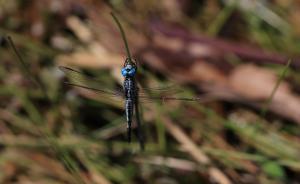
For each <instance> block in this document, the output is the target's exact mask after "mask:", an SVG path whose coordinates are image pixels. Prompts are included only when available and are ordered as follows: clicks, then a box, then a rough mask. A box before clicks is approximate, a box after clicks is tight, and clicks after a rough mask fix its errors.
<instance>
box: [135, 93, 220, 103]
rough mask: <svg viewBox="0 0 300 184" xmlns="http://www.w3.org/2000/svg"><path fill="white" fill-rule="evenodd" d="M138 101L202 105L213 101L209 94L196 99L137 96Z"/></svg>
mask: <svg viewBox="0 0 300 184" xmlns="http://www.w3.org/2000/svg"><path fill="white" fill-rule="evenodd" d="M138 97H139V101H140V102H142V103H145V102H167V101H186V102H198V103H204V102H209V101H213V100H215V98H213V96H211V95H209V94H204V95H202V96H197V97H173V96H162V95H158V96H151V95H150V96H149V95H148V96H146V95H139V96H138Z"/></svg>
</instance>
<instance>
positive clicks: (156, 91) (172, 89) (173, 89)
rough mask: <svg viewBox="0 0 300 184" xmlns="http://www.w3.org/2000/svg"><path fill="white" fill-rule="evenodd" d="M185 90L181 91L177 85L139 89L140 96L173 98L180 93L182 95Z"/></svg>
mask: <svg viewBox="0 0 300 184" xmlns="http://www.w3.org/2000/svg"><path fill="white" fill-rule="evenodd" d="M182 92H183V90H182V89H179V88H178V86H177V85H168V86H160V87H151V88H145V87H142V88H139V94H140V95H145V96H146V95H155V96H172V95H176V94H179V93H182Z"/></svg>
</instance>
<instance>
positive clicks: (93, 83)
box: [59, 66, 123, 97]
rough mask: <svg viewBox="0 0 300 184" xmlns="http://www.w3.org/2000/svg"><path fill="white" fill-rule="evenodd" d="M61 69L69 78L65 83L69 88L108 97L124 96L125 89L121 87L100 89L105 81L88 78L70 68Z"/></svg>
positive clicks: (60, 67)
mask: <svg viewBox="0 0 300 184" xmlns="http://www.w3.org/2000/svg"><path fill="white" fill-rule="evenodd" d="M59 69H60V70H61V71H62V72H64V74H65V75H66V77H67V78H68V80H69V81H68V82H64V83H65V84H67V85H69V86H74V87H80V88H84V89H88V90H91V91H94V92H97V93H100V94H105V95H108V96H119V97H120V96H123V88H121V87H114V88H113V87H112V88H109V87H99V86H101V85H103V81H102V80H100V79H97V78H94V77H91V76H87V75H86V74H84V73H82V72H80V71H77V70H74V69H72V68H69V67H64V66H59Z"/></svg>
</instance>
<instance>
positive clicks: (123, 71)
mask: <svg viewBox="0 0 300 184" xmlns="http://www.w3.org/2000/svg"><path fill="white" fill-rule="evenodd" d="M121 73H122V75H123V76H124V77H126V76H127V75H128V70H127V69H126V68H122V70H121Z"/></svg>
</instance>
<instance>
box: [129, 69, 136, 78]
mask: <svg viewBox="0 0 300 184" xmlns="http://www.w3.org/2000/svg"><path fill="white" fill-rule="evenodd" d="M135 72H136V70H135V68H131V69H130V70H129V72H128V75H129V76H130V77H133V76H134V75H135Z"/></svg>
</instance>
